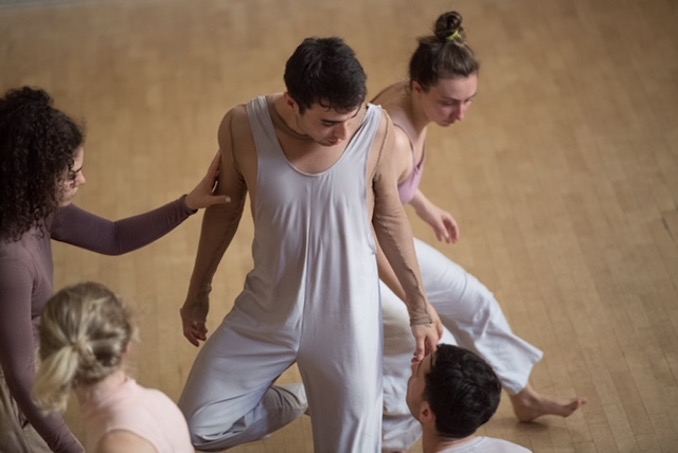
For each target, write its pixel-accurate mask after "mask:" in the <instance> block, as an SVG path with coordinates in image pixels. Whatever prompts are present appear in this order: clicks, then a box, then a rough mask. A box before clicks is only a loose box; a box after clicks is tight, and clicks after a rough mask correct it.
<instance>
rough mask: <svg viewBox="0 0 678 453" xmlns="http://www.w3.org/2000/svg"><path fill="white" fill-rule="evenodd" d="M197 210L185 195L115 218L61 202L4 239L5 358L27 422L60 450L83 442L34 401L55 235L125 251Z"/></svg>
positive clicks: (0, 285) (0, 315)
mask: <svg viewBox="0 0 678 453" xmlns="http://www.w3.org/2000/svg"><path fill="white" fill-rule="evenodd" d="M193 212H194V211H192V210H190V209H189V208H188V207H187V206H186V204H185V202H184V196H182V197H181V198H179V199H178V200H176V201H173V202H171V203H168V204H166V205H164V206H162V207H160V208H158V209H155V210H153V211H150V212H147V213H145V214H140V215H137V216H134V217H129V218H126V219H123V220H118V221H115V222H114V221H110V220H107V219H103V218H101V217H98V216H95V215H93V214H91V213H89V212H86V211H84V210H82V209H80V208H78V207H76V206H74V205H70V206H67V207H64V208H60V209H58V210H57V212H56V213H55V215H54V217H53V219H52V221H51V222H49V225H48V227H47V228H46V230H45V231H37V230H31V231H29V232H27V233H26V234H24V235H23V236H22V237H21V239H19V240H18V241H15V242H0V364H1V365H2V374H3V376H4V379H5V381H6V383H7V386H8V388H9V390H10V393H11V396H12V398H13V399H14V400H15V401H16V403H17V405H18V407H19V409H20V411H21V412H22V414H23V416H24V417H25V418H26V420H27V421H28V423H30V424H31V425H33V427H34V428H35V429H36V430H37V432H38V433H39V434H40V435H41V436H42V437H43V439H45V441H46V442H47V444H48V445H49V446H50V448H51V449H52V450H53V451H55V452H65V453H76V452H77V453H81V452H82V451H83V450H82V446H81V445H80V443H79V442H78V441H77V440H76V438H75V436H73V434H72V433H71V432H70V430H69V429H68V427H67V426H66V424H65V422H64V420H63V418H62V417H61V416H59V415H55V414H51V415H45V414H44V413H43V412H42V411H41V409H39V408H38V407H37V406H36V405H35V404H34V403H33V401H32V399H31V396H30V393H31V389H32V387H33V383H34V381H35V353H36V350H37V347H38V331H37V328H38V325H39V323H40V315H41V313H42V311H43V309H44V307H45V305H46V303H47V301H48V300H49V298H50V297H51V296H52V293H53V273H54V264H53V261H52V246H51V240H52V239H54V240H57V241H60V242H66V243H69V244H72V245H75V246H78V247H81V248H84V249H87V250H91V251H93V252H98V253H102V254H106V255H120V254H123V253H127V252H130V251H132V250H136V249H138V248H140V247H143V246H144V245H147V244H149V243H151V242H153V241H154V240H156V239H158V238H160V237H162V236H163V235H165V234H167V233H168V232H169V231H171V230H172V229H174V228H175V227H176V226H177V225H179V224H180V223H182V222H183V221H184V220H185V219H186V218H188V216H190V215H191V214H192V213H193Z"/></svg>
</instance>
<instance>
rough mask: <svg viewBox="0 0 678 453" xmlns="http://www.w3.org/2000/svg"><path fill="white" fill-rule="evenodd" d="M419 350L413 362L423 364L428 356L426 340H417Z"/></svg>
mask: <svg viewBox="0 0 678 453" xmlns="http://www.w3.org/2000/svg"><path fill="white" fill-rule="evenodd" d="M416 340H417V348H416V349H415V351H414V357H413V358H412V361H413V362H421V361H422V360H424V357H425V356H426V338H425V337H424V338H417V339H416Z"/></svg>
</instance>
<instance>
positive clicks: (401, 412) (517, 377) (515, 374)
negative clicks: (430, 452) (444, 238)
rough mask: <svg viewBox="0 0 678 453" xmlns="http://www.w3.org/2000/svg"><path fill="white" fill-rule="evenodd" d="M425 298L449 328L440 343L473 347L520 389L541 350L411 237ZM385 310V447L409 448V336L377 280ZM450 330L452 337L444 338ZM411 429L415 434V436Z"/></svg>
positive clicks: (451, 266) (403, 315)
mask: <svg viewBox="0 0 678 453" xmlns="http://www.w3.org/2000/svg"><path fill="white" fill-rule="evenodd" d="M415 247H416V251H417V258H418V259H419V265H420V266H421V272H422V275H423V278H424V286H425V288H426V293H427V295H428V298H429V301H430V302H431V304H432V305H433V306H434V307H435V309H436V310H437V312H438V314H439V315H440V318H441V321H442V322H443V324H444V325H445V327H446V328H447V329H449V332H446V335H445V336H444V337H443V339H442V342H445V343H452V344H455V343H456V344H458V345H459V346H461V347H463V348H466V349H469V350H471V351H474V352H475V353H477V354H478V355H480V356H481V357H482V358H484V359H485V360H486V361H487V362H488V363H489V364H490V366H492V368H493V369H494V371H495V373H497V376H499V379H500V381H501V383H502V386H503V387H504V388H505V389H506V390H507V391H508V392H509V393H511V394H515V393H518V392H520V391H521V390H523V389H524V388H525V387H526V386H527V384H528V381H529V377H530V374H531V373H532V368H533V367H534V364H535V363H537V362H538V361H539V360H541V358H542V355H543V354H542V352H541V351H540V350H539V349H537V348H535V347H534V346H532V345H530V344H529V343H527V342H526V341H524V340H523V339H521V338H519V337H518V336H516V335H515V334H513V332H512V331H511V327H510V326H509V324H508V321H507V320H506V317H505V316H504V313H503V311H502V309H501V307H500V305H499V303H498V302H497V300H496V299H495V297H494V295H493V294H492V293H491V292H490V291H489V290H488V289H487V288H486V287H485V286H484V285H483V284H482V283H481V282H479V281H478V279H476V278H475V277H474V276H472V275H471V274H469V273H468V272H466V271H465V270H464V269H463V268H462V267H461V266H459V265H458V264H456V263H454V262H452V261H451V260H450V259H448V258H447V257H446V256H445V255H443V254H442V253H440V252H439V251H437V250H436V249H434V248H433V247H431V246H429V245H427V244H426V243H424V242H422V241H420V240H418V239H415ZM381 291H382V297H381V302H382V308H383V310H384V426H383V432H384V435H383V441H384V445H383V447H384V450H389V449H390V450H401V449H406V448H409V447H410V446H411V445H412V444H414V442H416V440H417V439H418V437H419V434H420V431H419V427H418V426H417V422H416V420H414V418H413V417H412V416H411V415H410V413H409V410H408V408H407V404H406V402H405V396H406V394H407V381H408V378H409V374H410V360H411V359H412V354H413V351H414V340H413V339H412V335H411V333H410V328H409V318H408V315H407V310H406V307H405V304H404V302H402V301H401V300H400V299H399V298H397V297H396V296H395V294H393V292H391V291H390V290H388V288H387V287H386V285H385V284H383V283H382V284H381ZM449 333H451V334H452V336H453V337H454V339H455V340H456V341H452V340H451V338H450V337H449V335H448V334H449ZM414 433H416V434H417V435H416V437H415V436H414Z"/></svg>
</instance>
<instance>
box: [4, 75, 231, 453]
mask: <svg viewBox="0 0 678 453" xmlns="http://www.w3.org/2000/svg"><path fill="white" fill-rule="evenodd" d="M83 142H84V133H83V130H82V128H81V126H80V125H78V124H77V123H76V122H75V121H74V120H73V119H72V118H70V117H69V116H68V115H66V114H65V113H63V112H61V111H60V110H58V109H56V108H54V106H53V101H52V98H51V97H50V96H49V95H48V94H47V93H46V92H45V91H43V90H41V89H34V88H29V87H23V88H20V89H16V90H10V91H8V92H7V93H6V94H5V95H4V96H3V97H1V98H0V181H2V183H0V365H1V367H0V451H10V452H12V453H34V452H44V451H54V452H60V453H80V452H82V451H83V450H82V446H81V445H80V443H79V442H78V440H77V439H76V438H75V437H74V436H73V434H71V432H70V431H69V429H68V427H67V426H66V424H65V423H64V421H63V419H62V418H61V417H59V416H54V415H51V416H47V415H45V414H43V413H42V412H41V411H40V410H39V409H38V408H37V406H36V405H35V404H34V402H33V401H32V400H31V397H30V389H31V387H32V385H33V381H34V379H35V351H36V348H37V326H38V324H39V323H40V315H41V314H42V310H43V308H44V306H45V304H46V303H47V300H48V299H49V298H50V297H51V296H52V285H53V282H52V280H53V271H54V263H53V262H52V246H51V240H52V239H54V240H57V241H60V242H66V243H69V244H72V245H75V246H77V247H81V248H84V249H87V250H91V251H94V252H98V253H103V254H107V255H120V254H123V253H127V252H130V251H132V250H136V249H138V248H140V247H143V246H144V245H147V244H149V243H151V242H153V241H155V240H156V239H158V238H160V237H162V236H164V235H165V234H167V233H168V232H170V231H171V230H173V229H174V228H175V227H177V226H178V225H179V224H181V223H182V222H183V221H184V220H186V219H187V218H188V217H189V216H190V215H192V214H193V213H195V212H196V210H197V209H200V208H205V207H207V206H210V205H213V204H216V203H224V202H225V201H226V197H224V196H216V195H214V194H213V193H212V192H213V188H214V185H215V182H216V178H217V175H218V172H219V161H218V159H217V158H215V160H214V161H213V162H212V165H211V166H210V168H209V170H208V171H207V174H206V175H205V176H204V177H203V179H202V180H201V181H200V182H199V183H198V185H197V186H196V187H195V188H194V189H193V190H192V191H191V192H190V193H189V194H188V195H184V196H181V197H180V198H178V199H177V200H175V201H172V202H170V203H168V204H166V205H164V206H162V207H160V208H157V209H155V210H152V211H150V212H147V213H145V214H141V215H137V216H134V217H130V218H127V219H123V220H118V221H110V220H107V219H103V218H101V217H97V216H95V215H93V214H90V213H89V212H86V211H83V210H82V209H79V208H78V207H76V206H75V205H73V204H72V201H73V198H74V197H75V195H76V193H77V192H78V190H79V189H80V186H82V185H83V184H85V176H84V174H83V159H84V148H83Z"/></svg>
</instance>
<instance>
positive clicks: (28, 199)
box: [0, 87, 84, 242]
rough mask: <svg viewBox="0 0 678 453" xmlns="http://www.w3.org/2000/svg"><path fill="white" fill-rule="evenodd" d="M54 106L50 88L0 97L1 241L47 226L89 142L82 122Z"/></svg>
mask: <svg viewBox="0 0 678 453" xmlns="http://www.w3.org/2000/svg"><path fill="white" fill-rule="evenodd" d="M52 104H53V100H52V98H51V97H50V96H49V94H47V93H46V92H45V91H44V90H41V89H35V88H30V87H22V88H18V89H13V90H9V91H8V92H7V93H5V95H4V96H3V97H2V98H0V181H2V183H1V184H0V212H1V213H2V214H1V215H0V241H5V242H8V241H16V240H18V239H19V238H20V237H21V235H23V234H24V233H26V232H27V231H29V230H30V229H31V228H34V227H37V228H40V227H42V226H43V224H44V222H45V220H46V219H47V218H48V217H49V216H50V215H52V213H53V212H54V211H55V210H56V208H57V207H58V206H59V185H60V183H62V182H63V181H64V180H66V179H67V178H68V177H69V176H68V175H69V172H70V171H71V170H73V160H74V157H75V152H76V151H77V150H78V148H79V147H80V146H81V145H82V144H83V142H84V130H83V128H82V126H80V125H79V124H77V123H76V122H75V121H74V120H73V119H72V118H70V117H69V116H68V115H66V114H65V113H63V112H61V111H60V110H57V109H56V108H54V107H53V105H52Z"/></svg>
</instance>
